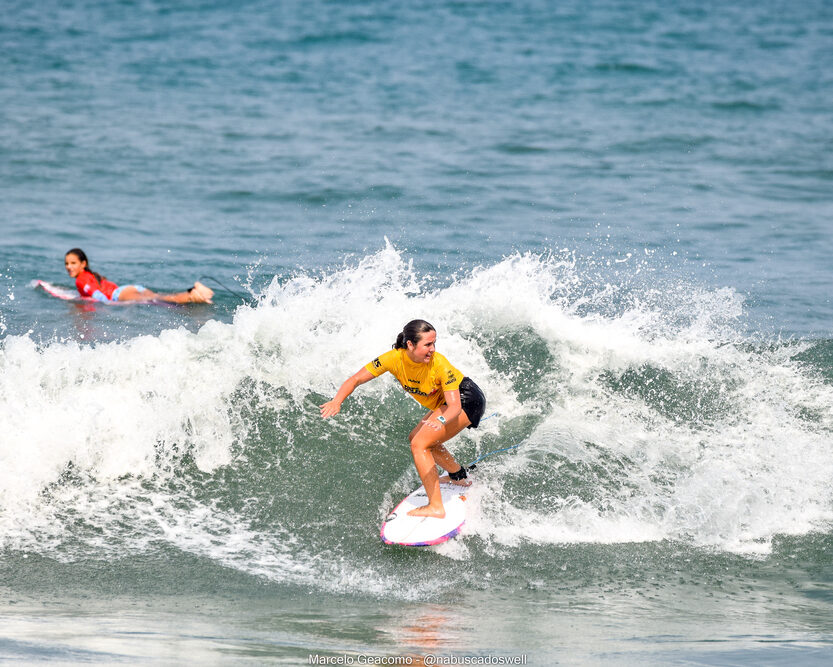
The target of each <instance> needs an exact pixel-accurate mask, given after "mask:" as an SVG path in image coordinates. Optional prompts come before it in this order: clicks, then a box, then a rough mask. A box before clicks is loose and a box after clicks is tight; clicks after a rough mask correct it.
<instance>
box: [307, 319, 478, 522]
mask: <svg viewBox="0 0 833 667" xmlns="http://www.w3.org/2000/svg"><path fill="white" fill-rule="evenodd" d="M436 342H437V331H436V330H435V329H434V327H433V326H431V325H430V324H429V323H428V322H426V321H425V320H412V321H411V322H408V324H406V325H405V328H404V329H403V330H402V333H400V334H399V335H398V336H397V337H396V343H394V345H393V349H392V350H388V351H387V352H385V353H384V354H383V355H381V356H379V357H376V358H375V359H374V360H373V361H371V362H370V363H369V364H367V365H366V366H365V367H364V368H362V369H361V370H360V371H359V372H358V373H356V374H355V375H353V376H351V377H349V378H348V379H347V380H345V382H344V384H342V385H341V388H340V389H339V390H338V392H337V393H336V395H335V397H334V398H333V399H332V400H331V401H327V402H326V403H324V404H323V405H322V406H321V416H322V417H324V418H325V419H326V418H328V417H332V416H333V415H336V414H338V412H339V411H340V410H341V404H342V403H343V402H344V399H346V398H347V397H348V396H349V395H350V394H352V393H353V391H354V390H355V389H356V387H358V386H359V385H360V384H364V383H365V382H369V381H370V380H372V379H373V378H377V377H379V376H380V375H382V374H383V373H385V372H386V371H389V372H390V373H391V374H392V375H393V376H394V377H395V378H396V379H397V380H398V381H399V383H400V384H401V385H402V388H403V389H404V390H405V391H406V392H408V393H409V394H410V395H411V396H412V397H413V398H414V399H415V400H416V401H417V402H418V403H419V404H420V405H422V406H423V407H425V408H428V410H429V412H428V414H426V415H425V417H423V418H422V419H421V420H420V422H419V424H417V425H416V426H415V427H414V429H413V430H412V431H411V434H410V435H409V436H408V440H410V442H411V454H412V455H413V457H414V464H415V465H416V469H417V472H418V473H419V478H420V479H421V480H422V484H423V486H424V487H425V491H426V493H427V494H428V504H427V505H424V506H423V507H417V508H416V509H413V510H411V511H410V512H408V514H410V515H412V516H427V517H438V518H443V517H444V516H445V508H444V507H443V499H442V493H441V492H440V478H439V475H438V474H437V468H436V466H437V465H439V466H440V467H441V468H443V469H444V470H445V471H446V472H448V479H449V481H451V482H453V483H455V484H462V485H464V486H467V485H469V484H471V482H470V481H467V480H466V469H465V468H464V467H463V466H461V465H460V464H459V463H457V461H456V460H455V459H454V457H453V456H452V455H451V453H450V452H449V451H448V450H447V449H446V448H445V445H444V444H443V443H445V442H447V441H448V440H450V439H451V438H453V437H454V436H455V435H457V434H458V433H459V432H460V431H462V430H463V429H464V428H477V426H478V424H480V419H481V417H483V411H484V410H485V408H486V398H485V396H483V392H482V391H480V387H478V386H477V385H476V384H475V383H474V382H473V381H472V380H471V379H470V378H468V377H465V376H463V374H462V373H461V372H460V371H459V370H457V369H456V368H455V367H454V366H452V365H451V364H450V363H449V361H448V359H446V358H445V357H444V356H443V355H441V354H440V353H439V352H437V351H436V349H435V345H436Z"/></svg>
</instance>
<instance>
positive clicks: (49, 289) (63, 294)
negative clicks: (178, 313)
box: [29, 280, 180, 307]
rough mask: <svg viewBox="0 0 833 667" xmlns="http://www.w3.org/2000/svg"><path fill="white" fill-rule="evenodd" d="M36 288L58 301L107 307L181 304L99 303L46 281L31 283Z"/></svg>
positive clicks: (156, 301)
mask: <svg viewBox="0 0 833 667" xmlns="http://www.w3.org/2000/svg"><path fill="white" fill-rule="evenodd" d="M29 284H30V285H31V286H32V287H34V288H36V289H37V288H40V289H42V290H43V291H44V292H46V293H47V294H48V295H49V296H54V297H55V298H56V299H61V300H63V301H78V302H79V303H100V304H102V305H105V306H128V305H138V304H151V305H154V306H170V307H176V306H178V305H180V304H176V303H171V302H169V301H162V300H161V299H148V300H146V301H145V300H134V301H98V300H96V299H91V298H89V297H86V296H81V295H80V294H79V293H78V290H74V289H70V288H69V287H61V286H60V285H53V284H52V283H50V282H47V281H45V280H33V281H32V282H31V283H29Z"/></svg>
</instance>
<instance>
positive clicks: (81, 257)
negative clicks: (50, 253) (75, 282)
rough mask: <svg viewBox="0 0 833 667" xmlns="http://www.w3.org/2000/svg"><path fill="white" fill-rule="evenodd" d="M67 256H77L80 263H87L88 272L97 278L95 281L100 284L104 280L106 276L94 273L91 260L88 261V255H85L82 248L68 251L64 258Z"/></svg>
mask: <svg viewBox="0 0 833 667" xmlns="http://www.w3.org/2000/svg"><path fill="white" fill-rule="evenodd" d="M67 255H75V256H76V257H77V258H78V259H79V261H81V262H86V263H87V269H86V270H87V271H89V272H90V273H92V274H93V275H94V276H95V279H96V280H97V281H98V282H101V281H102V280H104V276H102V275H101V274H100V273H96V272H95V271H93V270H92V269H91V268H90V260H88V259H87V253H85V252H84V251H83V250H81V248H73V249H72V250H67V251H66V253H65V254H64V257H66V256H67Z"/></svg>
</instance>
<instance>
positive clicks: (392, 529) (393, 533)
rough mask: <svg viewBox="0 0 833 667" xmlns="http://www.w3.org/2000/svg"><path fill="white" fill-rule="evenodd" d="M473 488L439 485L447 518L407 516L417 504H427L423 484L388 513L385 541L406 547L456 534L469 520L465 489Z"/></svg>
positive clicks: (383, 538) (434, 542)
mask: <svg viewBox="0 0 833 667" xmlns="http://www.w3.org/2000/svg"><path fill="white" fill-rule="evenodd" d="M470 488H471V487H470V486H460V485H458V484H451V483H448V484H440V491H441V492H442V495H443V506H444V507H445V518H443V519H435V518H432V517H419V516H408V512H410V511H411V510H412V509H414V508H415V507H422V506H423V505H426V504H428V495H427V494H426V493H425V489H424V488H423V487H421V486H420V487H419V488H418V489H417V490H416V491H414V492H413V493H411V494H410V495H408V497H407V498H405V499H404V500H403V501H402V502H401V503H399V504H398V505H397V506H396V507H395V508H394V510H393V511H392V512H391V513H390V514H388V516H387V518H386V519H385V521H384V523H382V531H381V533H380V536H381V538H382V541H383V542H384V543H385V544H398V545H401V546H404V547H429V546H432V545H434V544H441V543H442V542H446V541H448V540H450V539H451V538H452V537H455V536H456V535H458V534H459V533H460V531H461V530H462V528H463V525H464V524H465V523H466V492H467V491H468V490H469V489H470Z"/></svg>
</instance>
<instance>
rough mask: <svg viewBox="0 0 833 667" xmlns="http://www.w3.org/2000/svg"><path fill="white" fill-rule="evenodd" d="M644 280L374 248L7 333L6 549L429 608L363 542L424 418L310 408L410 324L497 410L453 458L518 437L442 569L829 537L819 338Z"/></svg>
mask: <svg viewBox="0 0 833 667" xmlns="http://www.w3.org/2000/svg"><path fill="white" fill-rule="evenodd" d="M649 272H650V262H649V261H648V260H646V262H644V263H642V264H638V265H636V264H634V265H629V267H628V268H627V270H625V269H624V268H622V267H616V266H614V267H609V266H607V265H606V263H604V262H595V261H594V260H593V258H588V257H578V256H576V255H575V254H573V253H570V252H568V251H560V252H552V253H549V254H544V255H540V254H537V255H536V254H515V255H512V256H509V257H506V258H504V259H503V260H501V261H498V262H496V263H493V264H492V265H488V266H481V267H479V268H476V269H474V270H471V271H468V272H466V273H464V274H461V275H457V276H455V277H453V278H450V279H444V280H442V281H440V280H438V279H437V278H435V277H432V276H430V275H421V274H420V273H419V272H418V271H417V270H416V269H415V268H414V266H413V265H412V262H409V261H408V260H407V259H406V258H405V257H404V256H403V255H402V254H401V253H400V252H399V251H398V250H397V249H395V248H394V247H392V246H390V245H388V246H387V247H385V248H384V249H382V250H380V251H379V252H377V253H375V254H370V255H367V256H365V257H364V258H361V259H360V260H358V261H355V262H353V263H352V264H348V265H344V266H342V267H341V268H339V269H337V270H332V271H329V272H321V273H319V274H314V275H313V274H298V275H296V276H295V277H293V278H291V279H285V280H278V279H277V278H276V279H275V280H273V281H272V283H271V284H270V285H269V286H268V288H266V289H265V291H264V292H263V293H262V294H261V295H260V297H259V299H258V301H257V303H256V305H253V306H251V307H241V308H240V309H238V310H237V311H236V313H235V314H234V317H233V319H232V320H231V321H230V322H228V323H221V322H216V321H211V322H208V323H206V324H205V325H203V326H202V327H201V328H199V330H198V331H196V332H189V331H187V330H186V329H184V328H180V329H177V330H168V331H164V332H162V333H161V334H160V335H149V336H141V337H137V338H131V339H128V340H122V341H115V342H110V343H98V344H94V345H79V344H77V343H74V342H66V341H56V342H52V343H47V344H40V345H39V344H36V343H35V342H34V341H33V340H31V339H30V338H29V337H27V336H8V337H6V338H5V339H4V340H3V341H2V343H0V369H1V370H2V372H0V382H2V385H3V388H2V391H0V397H2V398H0V423H2V424H3V429H2V431H3V435H2V440H3V447H2V448H0V549H4V550H20V551H25V552H34V553H37V554H41V555H43V556H47V557H49V558H54V559H57V560H59V561H73V560H76V559H82V558H101V559H119V558H125V557H131V556H134V555H137V554H148V553H157V552H173V553H185V554H189V555H191V556H193V555H196V556H198V557H200V558H203V559H208V560H210V561H211V562H213V563H216V564H220V565H223V566H225V567H230V568H234V569H236V570H240V571H243V572H246V573H249V574H253V575H256V576H258V577H265V578H267V579H268V580H271V581H278V582H287V583H290V584H297V585H301V586H314V587H323V588H326V589H327V590H330V591H356V592H362V593H370V594H373V595H377V594H378V595H393V596H402V597H406V598H419V597H422V596H425V595H430V594H432V592H434V591H435V590H438V588H439V584H438V583H435V582H426V581H425V580H424V579H425V577H424V576H422V575H421V569H422V568H421V566H420V563H419V562H418V560H416V559H411V558H408V557H407V555H404V556H402V555H400V557H397V558H391V556H390V551H389V550H385V549H384V548H382V547H381V546H380V544H379V542H378V537H377V532H378V525H379V523H380V521H381V520H382V518H383V517H384V515H385V513H386V511H387V510H389V509H390V507H391V506H392V505H393V503H394V502H395V501H397V500H398V499H399V497H400V496H402V495H404V494H405V493H407V492H408V490H409V489H410V488H412V487H413V486H414V485H415V484H416V483H417V477H416V473H415V471H414V469H413V464H412V462H411V459H410V453H409V450H408V447H407V434H408V432H409V430H410V429H411V428H412V426H413V424H414V423H415V422H416V420H417V419H418V418H419V416H420V415H421V409H420V408H418V406H417V405H416V403H414V402H413V401H411V400H410V399H409V398H408V397H407V396H405V395H404V393H403V392H402V391H401V390H400V389H399V388H398V386H397V385H396V384H395V382H394V381H393V380H392V379H391V378H390V377H384V378H382V379H380V380H377V381H375V382H372V383H370V384H368V385H364V386H362V387H361V388H360V389H359V390H357V392H356V393H355V394H354V395H353V396H352V397H351V398H350V399H349V400H348V401H347V402H346V403H345V406H344V409H343V410H342V412H341V414H340V415H338V416H337V417H335V418H333V419H331V420H328V421H323V420H321V419H320V417H319V416H318V410H317V406H318V405H319V404H320V403H322V402H323V401H324V400H327V399H328V398H329V397H330V396H332V394H333V393H334V392H335V390H336V388H337V387H338V386H339V385H340V383H341V382H342V381H343V380H344V379H345V378H346V377H348V376H349V375H350V374H352V373H354V372H355V371H356V370H358V369H359V368H360V367H361V366H362V365H363V364H364V363H366V362H367V361H368V360H369V359H371V358H373V357H374V356H376V355H377V354H379V353H380V352H382V351H384V350H385V349H388V348H389V347H390V345H391V343H392V341H393V339H394V337H395V334H396V332H397V331H398V330H400V329H401V326H402V324H403V323H404V322H406V321H408V320H409V319H412V318H414V317H424V318H426V319H428V320H429V321H431V322H432V323H433V324H434V325H435V327H436V328H437V330H438V333H439V339H438V349H439V350H440V351H441V352H442V353H443V354H445V355H446V356H447V357H449V359H451V360H452V362H453V363H454V364H455V365H456V366H458V367H459V368H460V369H461V370H463V372H464V373H466V374H467V375H470V376H471V377H472V378H474V379H475V380H476V381H477V383H478V384H479V385H480V386H481V387H482V388H483V389H484V392H485V393H486V396H487V398H488V407H487V414H491V413H497V414H496V415H495V416H493V417H490V418H489V419H487V420H485V421H484V422H483V424H482V427H481V428H480V429H478V430H477V431H467V432H466V433H464V434H463V435H461V436H460V437H459V438H458V439H457V440H456V441H455V442H454V443H453V446H452V450H453V451H454V452H455V453H456V455H457V456H458V457H459V458H460V460H462V461H464V462H467V461H471V460H473V459H475V458H476V457H477V456H480V455H482V454H484V453H488V452H490V451H493V450H496V449H500V448H503V447H509V446H512V445H516V444H517V445H520V446H519V447H518V449H517V450H513V451H511V452H506V453H502V454H498V455H495V456H491V457H489V458H487V459H486V460H485V461H483V463H481V464H480V465H479V468H480V471H479V473H478V484H477V487H476V488H475V489H474V490H473V492H472V494H471V496H472V500H473V503H472V516H471V518H470V520H469V522H468V525H467V531H466V537H465V538H464V539H461V540H456V541H454V542H452V543H449V544H447V545H444V546H442V547H439V548H437V552H438V553H439V554H441V555H443V556H447V560H448V561H449V562H452V561H453V562H459V561H461V560H463V561H465V560H469V561H470V565H471V567H470V568H469V570H466V568H463V569H462V570H460V569H459V568H458V569H455V570H453V573H454V574H453V576H456V577H460V576H471V575H470V574H469V575H466V572H467V571H468V572H469V573H471V571H472V570H473V569H474V568H477V567H486V566H483V565H479V563H480V562H481V561H483V560H484V559H485V561H487V562H492V563H494V562H496V561H500V560H501V559H504V558H506V557H507V556H509V555H518V554H519V553H520V554H523V555H524V562H525V563H526V565H527V566H529V567H532V568H533V569H534V568H535V567H540V568H542V569H544V570H546V569H548V568H550V567H554V565H552V564H551V550H552V547H553V546H558V545H569V544H576V543H582V544H589V545H594V544H611V543H634V542H648V543H652V542H653V543H659V542H667V543H672V544H675V545H677V546H678V547H680V548H686V549H695V550H702V549H705V550H710V551H711V550H713V551H717V552H725V553H728V554H748V555H752V556H756V555H761V554H766V553H768V552H769V551H770V550H771V548H772V543H773V539H774V538H775V537H776V536H779V535H803V534H807V533H810V532H812V531H816V530H827V529H828V527H829V524H830V521H831V518H833V502H832V501H833V499H831V491H830V484H829V480H830V479H831V476H833V463H832V462H831V457H830V455H829V452H830V441H831V426H833V408H831V406H833V391H831V386H830V380H831V376H833V363H831V360H833V345H831V344H830V343H829V342H825V341H820V342H819V341H817V342H781V341H777V340H765V339H763V338H762V337H760V336H756V335H754V334H750V333H749V332H748V331H745V325H744V304H743V302H742V299H741V298H740V297H739V296H738V294H736V293H735V292H734V291H732V290H731V289H706V288H701V287H698V286H697V285H691V284H684V283H683V282H680V281H676V282H675V283H674V286H669V287H668V288H667V289H666V288H664V287H662V285H661V281H658V278H657V276H656V275H652V276H651V277H650V280H646V281H645V282H644V283H643V282H641V278H640V276H641V275H642V274H644V273H649ZM475 556H478V558H475ZM449 572H452V571H451V570H449ZM461 572H462V574H460V573H461ZM496 576H498V575H496ZM505 576H510V575H509V574H506V575H505ZM437 579H442V577H437Z"/></svg>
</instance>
